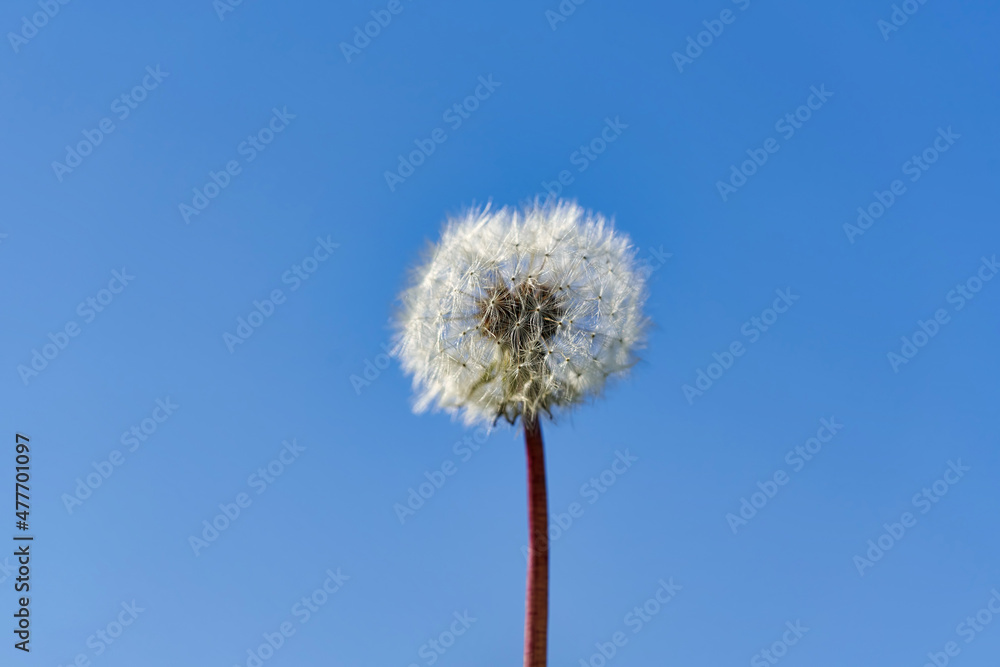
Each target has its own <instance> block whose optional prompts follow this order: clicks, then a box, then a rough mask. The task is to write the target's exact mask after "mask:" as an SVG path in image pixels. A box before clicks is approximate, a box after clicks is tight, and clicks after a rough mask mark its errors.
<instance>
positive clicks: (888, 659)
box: [0, 0, 1000, 667]
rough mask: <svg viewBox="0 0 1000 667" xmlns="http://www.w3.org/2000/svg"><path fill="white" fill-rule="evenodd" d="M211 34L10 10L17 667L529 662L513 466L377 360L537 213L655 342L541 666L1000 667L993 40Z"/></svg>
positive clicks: (146, 17)
mask: <svg viewBox="0 0 1000 667" xmlns="http://www.w3.org/2000/svg"><path fill="white" fill-rule="evenodd" d="M223 1H224V0H220V2H216V3H214V4H213V2H211V0H197V1H189V0H181V1H179V2H173V3H159V4H155V5H150V4H143V3H126V2H120V1H111V2H106V3H86V2H69V3H67V4H60V3H59V2H58V1H56V0H51V1H47V0H42V1H41V2H38V1H37V0H14V1H13V2H9V3H6V4H5V5H4V7H3V9H2V10H0V27H2V32H3V34H4V35H5V38H4V41H5V45H4V46H3V47H0V119H2V123H3V127H4V131H3V132H2V134H0V142H2V143H0V153H2V154H3V155H4V160H2V162H0V184H2V185H0V188H2V190H3V195H4V196H3V201H4V209H5V214H4V215H3V216H2V218H0V234H2V235H3V236H0V273H2V290H3V307H2V308H0V319H2V329H0V336H2V339H0V354H2V357H3V358H2V364H0V367H2V368H3V373H0V399H2V405H3V410H2V413H0V414H2V417H0V423H2V431H3V435H2V437H3V438H4V439H5V441H6V442H7V445H5V447H4V449H3V451H4V452H6V453H5V454H4V457H6V459H5V460H6V463H5V464H4V467H3V470H4V472H3V479H2V480H0V487H2V488H3V489H11V488H12V487H13V484H14V480H13V465H14V464H13V461H14V455H15V452H14V438H15V433H17V432H20V433H24V434H26V435H27V436H28V437H30V438H31V446H32V453H31V456H32V462H31V466H32V472H31V474H32V488H31V495H32V509H31V532H32V533H33V534H34V535H35V536H36V541H35V542H34V545H33V547H32V549H33V550H34V551H33V555H32V558H33V560H32V582H31V585H32V590H31V603H30V605H31V613H32V617H31V618H32V638H31V648H32V651H31V654H30V655H29V656H25V655H21V654H20V652H19V651H16V650H15V649H14V648H13V646H12V644H13V641H12V637H11V633H10V629H11V628H8V627H4V628H3V632H4V636H5V637H7V639H5V644H4V646H3V647H2V648H0V651H2V655H3V656H4V657H3V658H2V659H0V664H31V665H47V666H51V667H55V666H56V665H63V666H66V665H70V664H79V665H86V664H92V665H95V666H100V667H114V666H117V665H122V666H126V665H128V666H131V665H137V664H142V665H151V666H153V665H164V666H166V665H179V664H189V665H222V666H227V667H228V666H232V665H253V664H255V660H256V659H260V656H263V657H264V658H266V659H264V660H262V661H261V662H262V664H265V665H268V666H269V667H270V666H272V665H273V666H279V665H296V666H298V665H330V664H333V665H344V666H361V665H399V666H400V667H409V666H411V665H430V664H437V665H441V666H445V667H446V666H447V665H456V666H457V665H469V664H518V662H519V661H520V656H521V647H522V636H521V632H522V622H523V605H524V600H523V595H524V590H523V589H524V574H525V560H524V557H523V555H522V551H521V549H522V547H523V545H524V544H525V540H526V536H527V520H526V513H525V488H524V460H523V459H524V454H523V446H522V442H521V440H520V438H519V435H518V433H517V432H516V431H514V430H511V429H507V428H500V429H498V430H496V431H495V432H493V433H490V434H486V433H484V432H482V431H479V432H477V431H476V430H475V429H468V428H465V427H463V426H462V425H461V424H459V423H455V422H453V421H451V420H450V419H449V418H448V417H447V416H445V415H422V416H415V415H413V414H412V413H411V409H410V406H411V390H410V386H409V381H408V380H407V378H405V377H403V376H402V375H401V373H400V371H399V369H398V366H397V365H396V363H395V362H394V361H391V360H389V359H388V358H387V357H385V356H383V355H384V351H383V345H384V344H385V343H386V342H387V340H388V336H389V329H388V327H387V318H388V317H389V316H390V315H391V313H392V309H393V303H394V299H395V297H396V295H397V294H398V292H399V291H400V289H401V288H402V287H403V286H404V285H405V279H406V275H407V269H408V267H410V266H412V265H413V263H414V261H416V259H417V258H418V257H419V253H420V251H421V249H422V248H423V247H424V246H425V245H426V244H427V243H428V242H429V241H432V240H433V239H435V238H436V236H437V234H438V232H439V229H440V225H441V222H442V220H443V219H444V217H445V215H447V214H448V213H454V212H458V211H460V210H462V208H463V207H465V206H468V205H472V204H476V203H483V202H486V201H490V200H492V201H494V202H496V203H498V204H518V203H520V202H524V201H527V200H529V199H531V198H532V197H534V196H536V195H537V194H539V193H544V192H545V191H546V190H545V188H546V187H548V188H549V189H550V190H553V191H555V190H557V189H561V194H562V196H565V197H569V198H573V199H576V200H578V201H579V202H580V203H581V204H582V205H584V206H585V207H588V208H591V209H593V210H597V211H601V212H603V213H605V214H607V215H612V216H614V217H615V219H616V222H617V226H618V227H619V228H620V229H621V230H623V231H626V232H627V233H629V234H630V235H631V237H632V238H633V240H634V242H635V244H636V246H637V248H638V249H639V256H640V257H641V258H643V259H644V260H646V261H648V262H649V265H650V266H651V267H652V268H655V270H654V271H653V272H652V274H651V278H650V280H651V297H650V300H649V304H648V310H649V314H650V316H651V317H652V319H653V320H654V321H655V324H656V326H655V328H654V330H653V331H652V335H651V337H650V341H649V346H648V349H647V350H646V351H645V352H644V355H643V361H642V362H641V364H640V365H639V366H638V367H637V368H636V369H635V372H634V373H633V374H632V377H631V378H630V379H629V380H628V381H627V382H623V383H620V384H619V385H617V386H616V387H614V388H613V389H612V390H611V391H609V392H608V395H607V396H606V398H605V399H604V400H601V401H600V402H597V403H595V404H593V405H587V406H584V407H583V408H581V409H580V410H578V411H576V412H574V413H572V414H570V415H567V416H565V417H563V418H561V419H560V420H559V421H558V422H557V423H554V424H546V425H545V437H546V443H547V454H548V470H549V498H550V504H551V510H552V512H553V522H554V524H555V525H557V526H559V525H560V524H561V526H562V527H561V528H560V529H559V530H560V532H559V533H558V536H554V541H553V543H552V545H553V555H552V559H553V560H552V589H551V592H552V598H551V632H550V660H551V663H552V664H553V665H574V666H575V665H579V664H581V661H583V662H582V664H585V665H586V664H590V665H594V666H595V667H597V666H599V665H600V664H602V661H606V662H607V664H609V665H621V666H623V667H627V666H630V665H635V666H640V665H651V664H673V663H676V664H696V665H713V666H714V665H726V664H733V665H740V664H743V665H746V664H750V665H752V666H756V665H765V664H767V665H770V664H777V662H780V663H781V664H783V665H788V666H789V667H791V666H793V665H810V667H822V666H826V665H831V666H832V665H842V664H854V665H873V666H874V665H885V664H892V665H913V666H914V667H919V666H921V665H924V664H928V663H929V661H930V660H931V659H932V657H934V659H937V660H938V661H939V662H940V660H942V659H943V658H942V656H944V657H947V658H948V659H949V661H950V663H949V664H954V665H959V666H960V667H979V666H983V667H986V666H987V665H990V666H992V665H995V664H996V661H997V657H998V656H1000V619H994V618H993V612H991V611H989V605H990V604H992V605H993V607H994V609H1000V597H997V598H996V599H994V593H993V591H994V590H1000V566H998V565H997V562H998V561H997V558H996V555H997V552H998V550H1000V537H998V536H1000V519H998V518H997V513H996V511H995V510H996V507H997V502H998V497H997V485H996V479H997V477H998V475H1000V456H998V448H997V416H998V412H997V399H998V390H997V382H996V378H997V375H998V370H1000V348H998V346H997V344H996V341H997V333H998V330H1000V308H998V305H1000V280H991V279H992V278H993V273H995V272H996V271H997V269H996V268H995V262H996V257H997V254H998V253H1000V232H998V227H997V224H996V223H997V205H996V196H995V195H996V191H997V186H996V183H997V179H998V177H1000V162H998V158H997V155H998V148H1000V134H998V129H997V128H998V126H997V123H996V119H997V118H998V117H1000V93H998V87H997V68H996V63H997V62H998V61H1000V58H998V55H1000V53H998V46H997V43H998V41H997V34H998V33H997V30H998V28H1000V11H998V10H1000V8H998V6H997V4H996V3H994V2H988V1H986V0H970V1H969V2H964V3H961V4H960V5H955V4H949V3H945V2H939V1H938V0H929V1H928V2H926V3H924V4H919V3H917V2H915V1H911V2H909V3H897V6H898V11H896V10H894V5H893V4H892V3H891V2H884V3H883V2H874V3H872V2H860V1H856V0H848V1H846V2H840V3H806V2H800V3H789V2H778V3H773V2H772V3H764V2H758V1H757V0H749V1H747V0H738V1H737V2H730V0H715V1H711V2H709V1H700V0H699V1H698V2H691V3H684V4H683V6H678V7H674V6H670V5H669V3H668V5H666V6H665V5H664V4H663V3H653V2H636V3H617V4H613V3H608V2H599V1H598V0H591V1H590V2H585V3H583V4H580V5H576V4H574V3H572V2H569V1H567V2H563V3H562V5H560V4H559V3H557V2H556V1H555V0H552V1H551V2H537V3H535V2H520V1H517V0H515V1H514V2H506V3H493V4H485V3H443V4H442V3H438V4H433V3H424V2H419V1H413V0H399V2H388V0H387V1H385V2H383V1H381V0H379V1H377V2H341V3H329V4H322V3H316V2H298V3H283V4H278V3H266V2H260V1H254V0H247V1H246V2H243V3H241V4H239V5H229V4H222V2H223ZM560 7H561V9H560ZM46 8H48V11H49V12H50V13H51V14H52V15H51V17H50V16H47V15H45V14H44V12H45V11H46ZM571 10H572V11H571ZM907 10H909V12H910V13H907ZM39 12H42V14H38V13H39ZM563 19H565V20H563ZM372 21H376V22H378V21H381V22H382V23H383V24H385V25H378V24H377V23H376V24H371V25H370V26H368V27H367V29H368V31H369V33H370V34H372V35H374V36H373V37H366V36H364V30H365V29H366V24H367V23H369V22H372ZM893 21H895V23H893ZM26 22H27V23H26ZM880 22H881V23H880ZM36 24H39V25H40V26H41V27H37V25H36ZM359 34H361V35H362V36H360V37H359ZM12 35H13V36H12ZM689 38H690V41H689ZM456 105H458V106H457V108H456ZM387 174H390V175H389V176H387ZM560 179H562V182H560ZM556 184H558V186H557V185H556ZM859 208H860V211H859ZM865 216H870V217H865ZM859 219H860V222H859ZM255 313H256V314H255ZM241 320H242V321H243V322H245V324H241ZM904 339H905V340H904ZM234 341H238V342H234ZM36 352H37V354H36ZM734 352H735V354H734ZM730 355H732V356H730ZM32 364H34V366H33V365H32ZM352 377H353V378H354V379H353V380H352ZM362 380H363V382H362ZM686 386H687V387H688V388H687V389H686V388H685V387H686ZM616 461H618V463H617V464H616V463H615V462H616ZM624 461H628V464H627V465H626V464H625V463H624ZM623 469H624V471H623V472H610V473H609V472H606V471H609V470H618V471H622V470H623ZM443 470H445V472H442V471H443ZM447 471H451V474H446V473H447ZM88 476H89V478H88ZM602 479H603V481H602ZM88 480H89V482H91V483H92V485H88ZM592 480H593V481H592ZM435 482H436V483H437V485H436V486H435ZM611 482H613V483H611ZM81 484H82V486H81ZM421 484H429V485H431V486H434V488H433V495H431V497H429V498H427V499H424V502H423V504H422V505H420V506H419V508H418V509H416V510H415V512H414V513H413V514H412V515H405V516H404V517H403V520H402V521H401V519H400V516H399V513H398V512H397V511H396V510H394V506H396V505H397V504H405V503H407V502H408V497H409V496H410V489H414V490H417V489H419V488H420V487H421ZM92 487H95V488H92ZM429 489H430V486H426V485H425V486H424V487H423V490H424V491H425V493H426V494H427V495H430V493H429ZM925 489H926V491H925ZM3 493H5V494H6V493H8V491H4V492H3ZM411 502H413V504H414V505H417V504H418V501H415V500H411ZM573 503H577V506H576V509H575V510H574V514H576V516H575V517H574V516H571V515H570V508H571V506H573ZM6 511H7V512H9V514H8V515H6V517H5V521H9V523H8V524H5V525H6V526H7V527H6V528H4V530H3V531H0V534H3V535H6V537H4V538H3V539H5V540H9V539H10V537H11V536H12V535H13V534H14V533H15V532H18V531H16V530H15V529H14V527H13V522H14V519H15V517H14V516H12V515H13V509H12V508H9V507H8V508H7V510H6ZM237 512H238V514H237ZM741 513H742V514H741ZM226 514H228V515H229V516H226ZM213 522H214V523H215V524H216V527H215V528H211V527H209V528H206V523H207V524H208V525H209V526H210V525H211V524H212V523H213ZM213 531H215V532H213ZM198 540H203V541H202V542H199V541H198ZM880 543H881V546H880ZM9 544H12V542H11V543H9ZM7 551H8V549H7V548H5V549H4V550H3V552H4V553H6V552H7ZM4 562H5V561H3V560H0V564H3V563H4ZM8 568H9V564H8V565H4V569H3V570H0V578H2V579H4V580H3V581H2V582H0V591H2V592H0V607H2V609H3V610H4V611H3V616H4V617H5V618H7V619H8V620H7V621H6V622H5V623H6V624H7V625H9V626H11V627H12V620H11V616H10V614H12V613H13V610H14V608H15V604H16V599H15V593H14V591H13V583H14V580H13V576H12V575H11V574H9V571H8ZM324 585H325V586H326V589H325V590H324ZM668 591H669V592H668ZM657 595H659V598H660V600H661V601H662V600H666V599H669V601H668V602H665V603H663V604H662V605H661V603H660V602H657V601H656V600H657ZM303 598H305V601H303ZM991 600H993V601H992V602H991ZM320 601H322V602H321V603H320ZM310 605H311V607H310ZM637 607H639V608H640V610H639V611H636V608H637ZM643 607H645V610H642V608H643ZM140 610H141V611H140ZM651 610H655V613H653V612H652V611H651ZM981 610H986V611H981ZM977 614H979V615H980V620H978V621H977V620H976V615H977ZM970 617H971V619H972V620H971V621H968V620H967V619H969V618H970ZM987 617H989V622H984V619H987ZM119 623H121V625H119ZM126 623H127V624H126ZM977 627H978V628H979V629H973V628H977ZM99 632H100V633H102V634H98V633H99ZM283 632H284V633H285V634H282V633H283ZM452 633H454V634H452ZM618 633H621V634H618ZM102 635H103V637H106V638H107V639H104V638H102ZM267 637H270V641H271V643H272V645H277V648H276V649H273V650H269V649H267V648H265V649H264V650H263V651H261V650H260V647H261V646H262V645H266V642H267ZM616 637H617V639H618V645H615V638H616ZM431 642H434V643H433V644H432V643H431ZM950 643H952V644H950ZM602 650H603V651H604V652H605V653H606V654H610V653H612V652H613V653H614V655H613V656H612V657H610V658H605V657H604V656H602V655H601V651H602ZM248 651H249V652H251V653H252V654H257V655H258V658H254V657H252V656H251V655H248ZM764 651H767V653H766V654H765V653H763V652H764ZM947 651H951V653H952V654H951V655H950V656H949V655H948V653H947Z"/></svg>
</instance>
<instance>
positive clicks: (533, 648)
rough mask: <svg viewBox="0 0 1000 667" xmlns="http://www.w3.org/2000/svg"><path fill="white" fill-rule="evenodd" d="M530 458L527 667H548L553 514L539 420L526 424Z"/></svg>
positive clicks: (529, 420)
mask: <svg viewBox="0 0 1000 667" xmlns="http://www.w3.org/2000/svg"><path fill="white" fill-rule="evenodd" d="M524 444H525V451H526V453H527V458H528V534H529V543H528V586H527V593H526V600H525V617H524V667H545V664H546V654H547V650H546V649H547V645H548V626H549V514H548V500H547V498H546V493H545V449H544V446H543V444H542V428H541V426H540V425H539V423H538V418H537V417H532V418H527V419H525V420H524Z"/></svg>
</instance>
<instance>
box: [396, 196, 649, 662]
mask: <svg viewBox="0 0 1000 667" xmlns="http://www.w3.org/2000/svg"><path fill="white" fill-rule="evenodd" d="M644 299H645V279H644V274H643V273H642V272H641V271H640V270H639V267H638V266H637V264H636V261H635V252H634V250H633V248H632V246H631V244H630V242H629V239H628V237H626V236H624V235H622V234H619V233H616V232H615V231H614V229H613V227H612V225H611V223H610V222H609V221H607V220H606V219H605V218H604V217H602V216H600V215H596V214H591V213H588V212H586V211H584V210H583V209H582V208H581V207H579V206H578V205H576V204H574V203H570V202H558V203H554V204H547V205H543V204H538V203H536V204H534V205H531V206H529V207H527V208H525V209H524V210H518V209H512V208H502V209H498V210H494V209H492V208H491V207H489V206H486V207H484V208H481V209H473V210H469V211H467V212H465V213H464V214H463V215H462V216H460V217H459V218H456V219H452V220H450V221H449V222H448V224H447V225H446V226H445V229H444V232H443V234H442V237H441V240H440V242H439V243H438V244H437V245H436V246H435V247H434V248H433V249H432V251H431V254H430V257H429V258H428V260H427V261H426V263H425V264H423V265H422V266H421V267H420V268H419V269H418V270H417V272H416V275H415V276H414V280H413V284H412V286H411V287H410V288H409V289H407V290H406V291H405V292H404V293H403V295H402V304H403V305H402V309H401V312H400V314H399V318H398V333H397V338H396V351H397V353H398V356H399V358H400V360H401V363H402V366H403V369H404V370H405V371H406V372H407V373H409V374H411V375H412V376H413V383H414V388H415V389H416V390H417V401H416V405H415V409H416V411H418V412H421V411H424V410H427V409H428V408H436V409H441V410H445V411H447V412H451V413H452V414H456V415H460V416H461V417H462V418H463V419H464V421H465V422H466V423H468V424H472V423H476V422H487V423H490V424H495V423H496V422H497V421H499V420H500V419H504V420H506V421H507V422H510V423H511V424H514V423H516V422H517V420H518V418H520V420H521V423H522V425H523V427H524V434H525V445H526V453H527V461H528V523H529V535H530V548H529V555H528V582H527V604H526V614H525V616H526V617H525V654H524V665H525V667H543V666H544V665H545V662H546V635H547V628H548V507H547V500H546V485H545V457H544V450H543V444H542V433H541V426H540V419H541V418H542V417H543V416H544V417H550V418H551V417H553V416H554V415H556V414H558V413H559V412H561V411H565V410H566V409H569V408H571V407H572V406H575V405H577V404H579V403H581V402H584V401H586V400H587V399H589V398H593V397H595V396H597V395H599V394H600V393H601V391H602V390H603V388H604V387H605V385H606V384H607V382H608V380H609V379H611V378H613V377H617V376H621V375H623V374H624V373H626V372H627V371H628V370H629V368H630V367H631V366H632V365H633V364H634V363H635V350H636V349H637V348H638V347H640V346H641V345H642V343H643V340H644V333H645V328H646V323H647V321H646V318H645V317H644V315H643V312H642V306H643V302H644Z"/></svg>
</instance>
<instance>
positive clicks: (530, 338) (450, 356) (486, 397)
mask: <svg viewBox="0 0 1000 667" xmlns="http://www.w3.org/2000/svg"><path fill="white" fill-rule="evenodd" d="M645 296H646V291H645V274H644V273H643V272H642V271H641V270H640V269H639V267H638V266H637V264H636V262H635V252H634V250H633V248H632V247H631V244H630V241H629V239H628V237H627V236H625V235H623V234H618V233H615V231H614V229H613V228H612V225H611V223H610V222H609V221H607V220H606V219H605V218H603V217H602V216H600V215H595V214H590V213H588V212H586V211H584V210H583V209H582V208H580V207H579V206H578V205H576V204H575V203H570V202H558V203H555V204H549V205H542V204H538V203H536V204H534V205H531V206H529V207H527V208H526V209H524V210H517V209H512V208H503V209H499V210H493V209H491V208H490V207H489V206H486V207H484V208H481V209H473V210H469V211H466V212H465V213H464V214H462V215H461V216H459V217H457V218H453V219H450V220H449V221H448V222H447V224H446V226H445V229H444V232H443V234H442V237H441V240H440V242H439V243H438V244H437V245H436V246H435V247H434V248H433V249H432V251H431V255H430V257H429V259H428V260H427V261H426V263H424V264H423V265H422V266H421V267H420V268H419V269H418V270H417V273H416V276H415V279H414V282H413V284H412V285H411V287H410V288H409V289H407V290H406V291H405V292H404V293H403V295H402V297H401V299H402V309H401V312H400V314H399V317H398V321H397V328H398V331H397V336H396V353H397V355H398V356H399V358H400V360H401V363H402V366H403V369H404V370H405V371H406V372H407V373H410V374H412V375H413V383H414V388H415V389H416V390H417V393H418V398H417V402H416V406H415V409H416V410H417V411H418V412H419V411H423V410H426V409H427V408H430V407H437V408H440V409H443V410H446V411H449V412H452V413H456V412H458V413H461V414H462V416H463V418H464V419H465V421H466V422H467V423H473V422H477V421H488V422H496V420H497V419H499V418H501V417H502V418H504V419H506V420H508V421H509V422H511V423H513V422H514V421H515V420H516V419H517V418H518V417H519V416H520V417H529V418H533V417H535V416H537V415H538V414H539V413H545V414H547V415H549V416H551V415H552V412H553V409H554V408H566V407H569V406H572V405H574V404H576V403H579V402H581V401H583V400H584V399H586V398H588V397H592V396H595V395H597V394H598V393H600V391H601V389H602V388H603V387H604V385H605V383H606V382H607V380H608V379H609V378H611V377H613V376H618V375H622V374H624V373H625V372H627V371H628V369H629V368H630V367H631V366H632V365H633V364H634V363H635V350H636V349H637V348H639V347H641V345H642V343H643V341H644V335H645V330H646V324H647V320H646V318H645V317H644V315H643V312H642V306H643V303H644V301H645Z"/></svg>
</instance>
